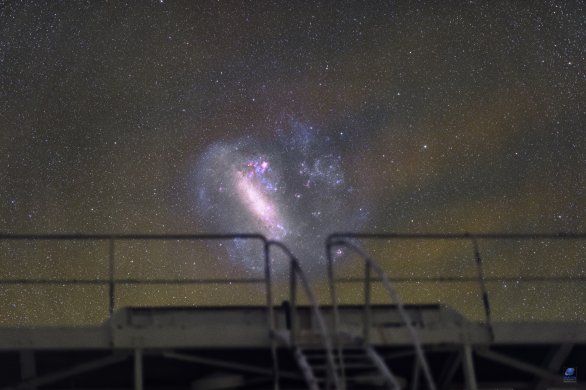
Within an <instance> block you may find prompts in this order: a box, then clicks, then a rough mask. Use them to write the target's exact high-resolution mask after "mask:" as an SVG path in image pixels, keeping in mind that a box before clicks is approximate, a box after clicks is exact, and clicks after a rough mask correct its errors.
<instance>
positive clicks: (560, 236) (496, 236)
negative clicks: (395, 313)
mask: <svg viewBox="0 0 586 390" xmlns="http://www.w3.org/2000/svg"><path fill="white" fill-rule="evenodd" d="M347 239H376V240H390V239H403V240H422V239H433V240H468V241H471V242H472V245H473V250H474V257H475V260H476V264H477V269H478V277H477V278H463V277H462V278H449V277H437V278H429V277H428V278H411V277H409V278H393V279H390V278H389V277H388V276H387V275H386V273H384V271H383V270H382V268H381V267H380V266H379V265H378V264H376V263H375V262H374V261H373V260H372V259H371V258H370V257H369V256H368V255H367V254H366V253H364V251H362V250H361V249H360V248H359V247H357V246H356V245H354V244H352V243H349V242H348V241H347ZM576 239H578V240H583V239H586V233H574V232H558V233H515V234H508V233H474V234H472V233H334V234H331V235H330V236H328V238H327V240H326V248H327V260H328V263H327V265H328V279H329V285H330V294H331V300H332V307H333V311H334V316H333V317H334V321H333V330H334V334H336V335H337V331H338V328H339V326H340V316H339V310H338V303H337V297H336V289H335V284H336V282H340V283H344V282H351V283H352V282H361V281H362V279H358V278H355V279H352V280H340V279H335V277H334V271H333V259H332V253H331V249H332V247H333V246H335V245H346V246H348V247H351V248H352V249H353V250H355V251H357V252H358V253H359V254H361V255H362V257H363V258H364V260H365V277H364V284H365V308H364V310H365V313H364V320H365V329H364V334H363V335H364V336H365V338H366V339H368V336H369V334H368V332H369V329H368V328H370V326H369V324H370V302H369V301H370V284H371V282H372V277H371V275H370V274H371V269H375V270H376V271H377V273H379V279H378V280H376V281H380V282H382V283H383V284H384V285H385V287H386V288H387V290H388V291H389V293H391V291H393V289H392V286H391V283H390V282H391V280H392V281H394V282H397V281H422V282H431V281H436V282H438V281H439V282H445V281H453V282H464V281H478V282H479V283H480V287H481V290H482V298H483V304H484V308H485V315H486V321H487V325H488V327H489V332H490V336H491V339H492V340H494V333H493V331H492V324H491V317H490V313H491V311H490V303H489V300H488V294H487V290H486V285H485V282H487V281H493V280H498V281H501V280H519V279H522V280H524V281H553V280H563V281H568V279H569V280H585V279H586V277H584V276H578V277H557V278H556V277H532V276H529V277H523V278H511V277H500V278H490V277H489V278H487V277H485V276H484V272H483V269H482V259H481V257H480V250H479V247H478V240H576ZM395 294H396V292H395ZM397 299H398V296H397ZM397 302H398V303H399V310H400V311H401V310H402V304H400V301H399V300H397ZM405 314H406V313H405ZM404 320H405V318H404ZM406 324H407V327H408V328H409V329H410V331H411V330H414V329H412V326H411V322H410V321H406ZM414 334H415V333H412V335H414ZM416 350H417V348H416ZM338 351H339V353H340V359H341V348H340V346H339V343H338ZM421 357H423V354H422V349H421ZM420 360H421V359H420ZM426 376H427V375H426ZM430 379H431V376H428V383H430Z"/></svg>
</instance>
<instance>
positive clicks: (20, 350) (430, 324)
mask: <svg viewBox="0 0 586 390" xmlns="http://www.w3.org/2000/svg"><path fill="white" fill-rule="evenodd" d="M339 309H340V315H341V317H342V318H344V323H345V324H347V326H345V328H344V332H346V333H348V334H357V335H359V334H361V333H362V332H363V329H362V325H361V324H362V318H363V314H364V310H363V307H360V306H341V307H340V308H339ZM406 309H407V311H408V313H409V316H410V318H411V319H412V321H413V326H414V327H415V328H416V329H417V331H418V334H419V336H420V339H421V342H422V344H423V345H424V348H425V351H426V353H427V356H428V359H429V361H430V366H431V369H432V371H433V373H434V374H435V377H436V378H437V379H438V380H440V379H442V378H443V383H444V384H445V385H444V386H442V387H438V388H446V389H460V388H464V386H465V384H464V382H465V378H464V376H465V375H464V374H465V373H466V369H473V370H474V372H475V374H474V376H475V378H476V380H477V386H478V388H515V389H520V388H524V389H532V388H539V387H535V386H538V384H539V380H544V382H543V385H546V386H549V385H550V384H551V383H552V382H553V383H554V384H555V383H557V384H558V385H559V386H563V383H562V375H561V373H560V371H559V370H560V369H561V368H562V367H564V366H565V365H576V366H578V367H580V365H583V364H584V362H586V323H584V322H575V323H568V322H563V323H554V322H549V323H548V322H543V323H494V324H493V331H494V336H495V338H494V341H491V340H490V335H489V331H488V328H487V326H486V325H484V324H480V323H470V322H468V321H466V320H465V319H464V318H463V317H462V316H460V315H459V314H458V313H456V312H455V311H453V310H451V309H449V308H447V307H444V306H440V305H422V306H413V305H407V306H406ZM274 311H275V317H276V319H277V329H284V330H283V331H282V332H283V333H284V334H283V335H282V336H283V337H288V333H287V332H288V331H287V322H288V317H290V314H288V313H287V308H286V307H282V306H278V307H275V308H274ZM322 312H323V315H324V318H325V320H326V322H327V323H331V321H333V319H332V310H331V308H328V307H325V308H323V309H322ZM298 321H299V329H298V336H297V337H298V342H299V344H301V345H304V346H306V347H307V348H312V347H313V348H316V349H319V348H320V347H319V341H318V340H317V339H316V335H317V330H316V325H315V324H316V319H315V317H314V316H313V314H312V311H311V310H310V308H309V307H300V308H299V309H298ZM370 332H371V335H372V338H371V344H372V345H373V346H374V347H375V348H376V349H377V351H378V352H379V354H380V355H381V356H382V357H383V358H384V359H385V361H386V362H387V364H388V365H389V366H390V367H392V368H393V370H394V372H395V373H396V375H397V376H398V377H400V378H401V379H402V381H403V383H405V384H408V383H412V376H413V373H412V372H409V371H408V369H410V368H411V366H412V365H413V359H414V353H413V349H412V348H411V342H410V339H409V337H408V334H407V329H406V327H405V325H404V324H403V323H402V321H401V318H400V316H399V313H398V312H397V308H396V306H378V305H377V306H373V307H372V327H371V330H370ZM270 346H271V339H270V337H269V335H268V333H267V325H266V307H230V308H227V307H207V308H193V307H186V308H168V307H164V308H127V309H123V310H119V311H116V312H115V314H114V316H113V317H112V319H111V320H109V321H107V322H105V323H104V324H102V325H101V326H96V327H85V328H80V327H47V328H28V329H27V328H12V329H11V328H0V351H1V352H0V367H2V375H1V376H0V388H23V389H24V388H29V389H30V388H34V387H35V386H36V388H47V389H65V388H76V389H79V388H88V389H89V388H95V389H97V388H101V389H105V388H109V389H117V388H120V389H121V388H131V387H132V386H133V378H134V377H135V372H134V370H135V368H136V367H140V366H141V365H143V366H144V367H145V368H144V370H142V372H141V373H140V375H141V377H142V378H143V379H142V380H143V386H144V388H157V389H159V388H160V389H163V388H177V389H188V388H210V389H211V388H218V389H219V388H223V387H221V386H222V385H221V384H219V385H218V386H219V387H213V386H214V385H213V384H209V386H212V387H205V386H204V385H201V384H200V387H197V385H194V383H196V382H197V380H198V379H199V380H201V379H202V378H206V377H208V376H209V377H210V378H212V377H216V378H220V377H222V378H225V379H226V378H236V377H237V378H239V379H238V380H236V379H234V380H235V381H236V382H237V383H238V385H235V386H234V387H227V388H272V387H271V385H270V384H269V383H265V384H264V385H263V384H262V381H261V379H263V378H264V379H265V380H266V381H269V382H270V380H271V379H272V364H271V357H270ZM466 349H468V352H466ZM279 355H280V356H279V357H280V360H281V361H282V363H283V366H282V367H281V370H282V371H283V372H282V378H281V381H282V388H284V389H285V388H303V382H302V380H303V378H302V376H301V374H300V373H299V372H298V370H297V369H296V367H295V365H294V362H292V361H291V360H290V359H289V361H287V359H286V358H285V356H286V355H287V353H286V351H285V350H284V348H283V347H281V348H280V349H279ZM136 356H138V358H139V359H142V360H144V363H141V364H140V365H139V364H138V363H136V364H135V361H134V359H135V358H136ZM466 356H470V357H471V358H472V359H473V365H472V366H471V367H469V368H466V365H465V364H464V365H462V363H461V359H462V357H466ZM157 362H159V363H157ZM263 363H264V364H263ZM169 367H172V368H169ZM454 367H455V368H454ZM159 370H160V372H158V371H159ZM169 370H170V372H173V373H174V374H173V378H172V379H171V378H167V381H166V382H165V381H163V379H162V378H164V377H166V374H165V372H169ZM96 373H98V374H99V377H100V378H99V379H96ZM220 373H221V374H220ZM214 375H215V376H214ZM234 375H236V376H234ZM27 378H29V380H28V381H27ZM495 378H500V379H499V380H497V381H495V380H494V379H495ZM502 378H505V379H506V380H503V379H502ZM95 381H97V382H95ZM218 381H219V379H218ZM226 381H228V379H226ZM259 381H260V382H259ZM220 382H221V381H220ZM440 382H441V381H440ZM94 383H95V384H96V385H97V384H99V385H100V387H94V385H93V384H94ZM222 383H223V382H222ZM250 383H252V385H251V384H250ZM440 384H441V383H440ZM543 385H542V387H541V388H544V387H543ZM72 386H73V387H72ZM80 386H83V387H80ZM125 386H126V387H125ZM194 386H195V387H194ZM201 386H204V387H201ZM251 386H252V387H251ZM259 386H260V387H259ZM263 386H264V387H263ZM577 386H579V384H578V385H573V387H569V386H568V385H566V386H565V387H564V388H578V387H577ZM421 388H425V387H421ZM580 388H583V387H580Z"/></svg>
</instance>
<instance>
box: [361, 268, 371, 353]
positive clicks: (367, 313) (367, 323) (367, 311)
mask: <svg viewBox="0 0 586 390" xmlns="http://www.w3.org/2000/svg"><path fill="white" fill-rule="evenodd" d="M370 274H371V265H370V259H366V261H365V262H364V319H363V321H362V322H363V326H364V329H363V337H364V341H365V342H366V343H370V327H371V322H372V311H371V308H370V290H371V289H370V285H371V283H370Z"/></svg>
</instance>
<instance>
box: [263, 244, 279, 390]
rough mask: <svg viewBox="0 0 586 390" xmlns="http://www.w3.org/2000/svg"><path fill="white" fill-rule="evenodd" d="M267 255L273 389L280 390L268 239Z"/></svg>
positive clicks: (265, 247) (265, 252) (266, 245)
mask: <svg viewBox="0 0 586 390" xmlns="http://www.w3.org/2000/svg"><path fill="white" fill-rule="evenodd" d="M264 255H265V286H266V290H267V291H266V292H267V309H268V310H267V315H268V326H269V337H270V338H271V340H270V342H271V356H272V358H273V389H274V390H279V386H280V383H279V382H280V378H279V360H278V356H277V340H276V339H275V308H274V307H273V285H272V279H271V275H272V271H271V256H270V246H269V243H268V242H267V241H265V242H264Z"/></svg>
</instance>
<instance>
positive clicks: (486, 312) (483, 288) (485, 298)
mask: <svg viewBox="0 0 586 390" xmlns="http://www.w3.org/2000/svg"><path fill="white" fill-rule="evenodd" d="M472 245H473V247H474V258H475V259H476V266H477V268H478V282H479V283H480V289H481V293H482V304H483V305H484V315H485V317H486V326H487V327H488V332H489V336H490V341H491V342H493V341H494V330H493V329H492V319H491V313H490V302H489V301H488V291H487V290H486V283H485V281H484V270H483V269H482V258H481V257H480V249H479V247H478V241H476V239H475V238H472Z"/></svg>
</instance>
